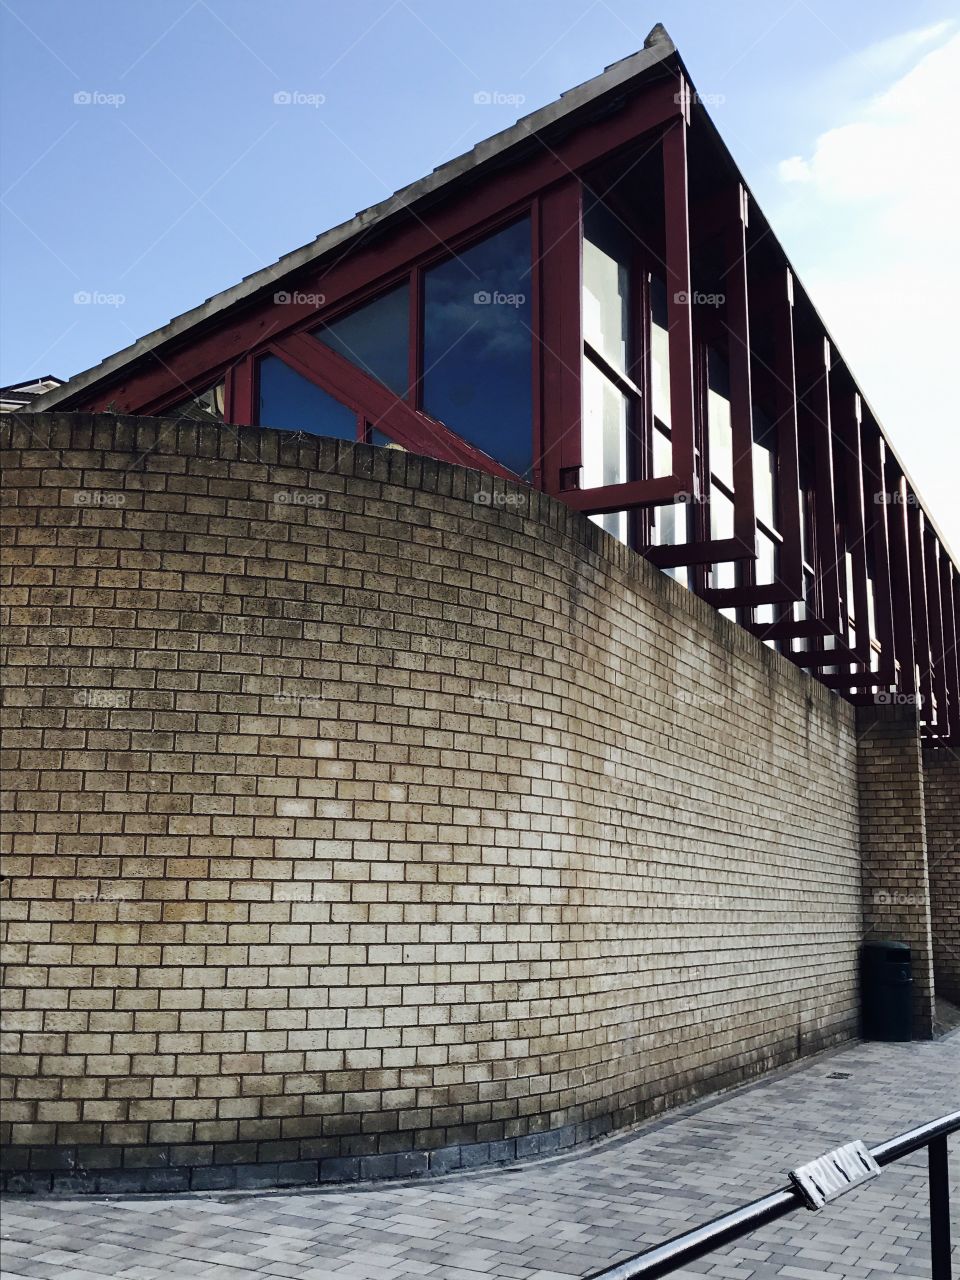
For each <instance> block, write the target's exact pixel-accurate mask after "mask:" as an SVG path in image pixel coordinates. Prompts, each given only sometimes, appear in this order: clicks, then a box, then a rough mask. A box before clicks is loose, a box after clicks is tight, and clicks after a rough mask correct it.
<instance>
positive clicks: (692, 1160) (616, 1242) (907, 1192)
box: [0, 1032, 960, 1280]
mask: <svg viewBox="0 0 960 1280" xmlns="http://www.w3.org/2000/svg"><path fill="white" fill-rule="evenodd" d="M957 1107H960V1034H958V1033H956V1032H955V1033H953V1034H951V1035H950V1036H949V1037H947V1038H946V1039H942V1040H939V1041H935V1042H933V1043H929V1044H916V1045H876V1044H871V1045H857V1046H854V1047H852V1048H849V1049H845V1050H843V1051H841V1052H839V1053H836V1054H832V1055H830V1056H826V1057H821V1058H819V1059H817V1060H816V1061H814V1062H813V1063H811V1064H809V1065H807V1066H804V1067H802V1068H800V1069H798V1070H794V1071H792V1072H789V1073H785V1074H780V1075H778V1076H776V1077H774V1078H771V1079H768V1080H767V1081H765V1082H763V1083H761V1084H758V1085H754V1086H751V1087H749V1088H745V1089H741V1090H739V1091H737V1092H736V1093H733V1094H728V1095H727V1096H726V1097H724V1098H722V1099H718V1100H715V1101H713V1102H710V1103H707V1104H700V1105H699V1106H698V1107H689V1108H685V1109H683V1110H680V1111H676V1112H673V1113H671V1115H670V1116H669V1117H667V1118H665V1119H663V1120H660V1121H657V1122H653V1123H651V1124H648V1125H644V1126H642V1127H640V1128H639V1129H636V1130H634V1131H632V1132H631V1133H630V1134H627V1135H622V1136H620V1137H619V1138H611V1139H608V1140H606V1141H605V1142H603V1143H601V1144H598V1145H595V1146H592V1147H589V1148H581V1149H580V1151H579V1152H575V1153H573V1154H571V1155H568V1156H566V1157H560V1158H556V1159H554V1160H551V1161H541V1162H537V1163H530V1164H527V1165H524V1166H514V1167H511V1168H509V1169H497V1170H492V1171H488V1172H484V1173H479V1174H473V1175H469V1174H460V1175H451V1176H449V1177H447V1178H445V1179H435V1180H431V1181H427V1182H409V1183H394V1184H392V1185H389V1186H380V1187H378V1188H370V1189H364V1188H353V1189H351V1190H343V1191H330V1190H322V1191H319V1190H318V1191H298V1192H296V1193H288V1192H283V1193H277V1194H264V1193H256V1194H250V1195H243V1194H234V1195H229V1196H227V1195H194V1196H166V1197H162V1198H153V1199H151V1198H143V1199H139V1198H126V1199H104V1198H98V1199H96V1200H94V1199H91V1198H83V1199H80V1198H77V1199H69V1200H68V1199H28V1198H23V1197H9V1198H8V1199H7V1200H6V1201H5V1202H4V1205H3V1215H2V1233H3V1248H2V1266H0V1277H2V1280H21V1278H22V1277H37V1278H38V1280H96V1278H102V1277H105V1276H109V1277H122V1278H123V1280H173V1278H176V1280H187V1278H189V1280H193V1278H194V1277H198V1278H199V1277H204V1278H207V1277H209V1278H211V1280H214V1278H215V1280H248V1278H250V1277H257V1278H258V1280H260V1278H262V1277H266V1276H270V1277H281V1278H289V1280H322V1278H323V1277H328V1276H329V1277H333V1278H334V1280H348V1278H349V1280H400V1278H401V1277H420V1276H424V1277H431V1280H482V1278H483V1277H488V1278H493V1277H496V1278H497V1280H568V1278H569V1277H573V1276H582V1275H585V1274H587V1273H589V1272H590V1271H592V1270H594V1269H596V1268H597V1267H599V1266H601V1265H603V1264H606V1263H610V1262H613V1261H616V1260H619V1259H620V1258H623V1257H626V1256H628V1255H629V1254H632V1253H635V1252H637V1251H639V1250H640V1249H642V1248H645V1247H647V1246H649V1245H651V1244H654V1243H658V1242H659V1241H661V1240H663V1239H664V1238H666V1237H668V1236H670V1235H673V1234H675V1233H677V1232H679V1231H682V1230H685V1229H687V1228H689V1227H691V1226H694V1225H696V1224H698V1223H700V1222H703V1221H705V1220H707V1219H709V1218H711V1217H713V1216H716V1215H717V1214H718V1213H721V1212H723V1211H725V1210H727V1209H730V1208H734V1207H736V1206H737V1205H739V1204H741V1203H744V1202H745V1201H747V1200H750V1199H751V1198H753V1197H755V1196H757V1195H761V1194H763V1193H765V1192H767V1191H769V1190H772V1189H773V1188H774V1187H776V1186H777V1185H778V1184H780V1183H782V1182H783V1181H784V1172H785V1170H786V1169H788V1168H789V1167H791V1166H792V1165H794V1164H798V1163H801V1162H803V1161H805V1160H807V1159H810V1158H812V1157H813V1156H816V1155H820V1154H822V1153H823V1152H824V1151H827V1150H829V1149H830V1148H831V1147H833V1146H835V1145H838V1144H839V1143H840V1142H842V1141H847V1140H849V1139H851V1138H853V1137H862V1138H863V1139H864V1141H866V1142H867V1144H868V1145H870V1144H875V1143H877V1142H879V1141H881V1140H883V1139H884V1138H887V1137H892V1136H893V1135H894V1134H896V1133H899V1132H901V1131H903V1130H905V1129H908V1128H910V1127H912V1126H913V1125H915V1124H918V1123H920V1122H922V1121H925V1120H929V1119H933V1118H934V1117H935V1116H937V1115H940V1114H943V1113H944V1112H946V1111H949V1110H952V1109H955V1108H957ZM953 1147H954V1151H953V1156H952V1171H953V1188H954V1190H953V1199H954V1218H955V1219H956V1221H955V1225H954V1236H955V1240H956V1241H957V1243H958V1245H960V1142H957V1141H956V1140H954V1143H953ZM926 1207H927V1200H926V1168H925V1161H924V1159H923V1157H922V1156H919V1157H913V1158H912V1159H911V1160H910V1161H909V1162H907V1161H904V1162H901V1163H899V1164H897V1165H894V1166H891V1167H889V1168H888V1169H886V1170H885V1171H884V1173H883V1174H882V1176H881V1177H880V1178H879V1179H878V1180H877V1181H876V1182H874V1183H873V1184H871V1185H870V1186H868V1187H865V1188H863V1189H861V1190H860V1191H858V1192H855V1193H852V1194H850V1195H848V1196H847V1197H846V1198H845V1199H844V1200H842V1201H840V1202H838V1203H836V1204H834V1205H832V1206H830V1207H828V1208H827V1209H826V1210H824V1211H823V1212H822V1213H820V1214H818V1215H816V1216H814V1215H813V1214H808V1213H806V1212H805V1211H804V1212H801V1213H799V1214H797V1215H795V1216H794V1217H793V1218H791V1219H789V1220H788V1221H787V1222H781V1223H777V1224H775V1225H774V1226H771V1227H767V1228H765V1229H764V1230H762V1231H761V1232H758V1233H757V1234H756V1235H755V1236H754V1237H753V1238H752V1239H751V1240H749V1241H747V1242H745V1243H743V1244H741V1245H739V1246H733V1247H730V1248H728V1249H727V1250H726V1251H725V1252H724V1253H723V1254H719V1255H715V1256H714V1258H713V1259H712V1260H710V1261H707V1260H704V1261H703V1262H701V1263H698V1264H695V1265H693V1266H691V1267H690V1268H688V1269H687V1270H685V1271H682V1272H677V1273H676V1274H677V1275H679V1276H688V1277H689V1276H694V1275H698V1276H700V1275H712V1276H721V1277H730V1280H737V1278H740V1277H742V1278H743V1280H748V1278H749V1277H757V1278H758V1280H766V1278H768V1277H774V1276H778V1277H792V1280H822V1278H823V1277H832V1278H834V1280H836V1278H837V1277H842V1278H844V1280H858V1278H860V1277H874V1278H881V1277H885V1276H896V1277H900V1278H901V1280H908V1278H910V1280H927V1278H928V1277H929V1275H930V1263H929V1252H928V1244H927V1226H926ZM955 1256H956V1257H957V1259H958V1261H957V1263H955V1267H956V1268H957V1271H956V1274H958V1275H960V1247H958V1248H956V1249H955Z"/></svg>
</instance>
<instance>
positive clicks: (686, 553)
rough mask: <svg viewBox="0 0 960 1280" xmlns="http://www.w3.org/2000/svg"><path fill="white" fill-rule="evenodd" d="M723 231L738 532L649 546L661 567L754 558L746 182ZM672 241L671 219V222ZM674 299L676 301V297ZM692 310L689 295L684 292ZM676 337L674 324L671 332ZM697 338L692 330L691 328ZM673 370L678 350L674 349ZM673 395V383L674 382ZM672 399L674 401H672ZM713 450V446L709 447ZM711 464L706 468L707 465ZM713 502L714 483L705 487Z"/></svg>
mask: <svg viewBox="0 0 960 1280" xmlns="http://www.w3.org/2000/svg"><path fill="white" fill-rule="evenodd" d="M723 207H724V211H725V217H724V224H723V228H722V235H723V241H724V245H725V248H726V249H727V252H728V253H729V258H730V264H731V265H730V268H729V270H728V272H727V275H726V289H727V293H726V304H725V305H726V331H727V360H728V365H729V370H730V426H731V436H732V445H733V537H732V538H709V537H704V538H701V539H699V540H697V541H694V542H688V543H681V544H678V545H676V546H656V547H648V548H647V549H646V550H645V552H644V555H645V556H646V557H647V559H648V560H651V561H652V562H653V563H654V564H655V565H658V566H659V567H660V568H672V567H674V566H677V565H691V564H695V565H707V564H718V563H720V562H721V561H726V560H747V559H750V560H753V559H756V554H757V545H756V544H757V525H756V512H755V507H754V499H753V392H752V383H751V369H750V306H749V293H748V286H747V246H746V230H747V193H746V191H745V190H744V188H743V186H742V185H741V184H739V183H738V184H737V187H736V188H735V189H731V190H730V191H729V192H728V193H727V194H726V198H725V200H724V204H723ZM667 225H668V246H669V222H668V224H667ZM671 301H672V300H671ZM685 309H686V310H687V311H688V312H689V310H690V294H689V291H687V293H686V295H685ZM670 336H671V338H672V337H673V329H672V328H671V331H670ZM691 337H692V331H691ZM670 354H671V373H672V371H673V363H672V361H673V351H672V348H671V353H670ZM671 395H672V386H671ZM672 403H673V402H672V400H671V406H672ZM707 451H708V453H709V447H708V450H707ZM705 469H706V468H705ZM705 488H706V496H707V499H708V501H709V496H710V489H709V484H707V485H706V486H705Z"/></svg>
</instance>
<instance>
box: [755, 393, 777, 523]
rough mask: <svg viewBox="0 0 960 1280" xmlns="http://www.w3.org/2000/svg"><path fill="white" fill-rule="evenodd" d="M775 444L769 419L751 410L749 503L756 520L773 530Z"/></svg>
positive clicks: (760, 411)
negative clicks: (752, 502)
mask: <svg viewBox="0 0 960 1280" xmlns="http://www.w3.org/2000/svg"><path fill="white" fill-rule="evenodd" d="M776 485H777V443H776V433H775V432H774V429H773V427H772V425H771V423H770V419H769V418H768V417H767V415H766V414H765V413H764V412H763V410H762V409H759V408H758V407H757V406H756V405H754V407H753V501H754V510H755V511H756V516H757V519H758V520H762V521H763V523H764V524H765V525H766V526H767V528H769V529H776V528H777V489H776Z"/></svg>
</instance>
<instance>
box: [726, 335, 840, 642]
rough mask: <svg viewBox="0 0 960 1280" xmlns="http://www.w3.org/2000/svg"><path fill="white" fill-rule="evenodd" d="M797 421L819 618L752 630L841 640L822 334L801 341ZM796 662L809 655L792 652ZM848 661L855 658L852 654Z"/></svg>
mask: <svg viewBox="0 0 960 1280" xmlns="http://www.w3.org/2000/svg"><path fill="white" fill-rule="evenodd" d="M795 358H796V369H797V389H798V393H799V394H798V399H797V426H798V434H799V437H800V438H801V439H803V440H809V441H810V445H811V452H812V454H813V481H814V485H813V487H814V511H813V523H814V533H815V541H816V556H815V563H814V569H815V572H816V579H817V610H816V617H814V618H805V619H803V620H800V621H797V620H793V619H787V618H783V619H781V620H780V621H779V622H775V623H772V624H770V625H768V626H760V627H759V628H757V627H756V626H754V627H751V628H750V629H751V630H753V631H754V632H755V634H758V635H762V638H763V639H765V640H792V639H803V638H818V637H820V638H822V637H824V636H833V637H835V638H836V639H837V642H838V644H842V641H843V638H844V637H845V636H846V630H845V627H844V625H843V618H842V615H841V607H840V576H839V566H840V563H841V557H840V555H839V554H838V545H837V518H836V497H835V492H836V491H835V485H834V449H833V432H832V430H831V425H830V364H831V358H830V343H829V342H828V340H827V339H826V338H825V337H823V336H822V331H821V332H819V333H818V335H817V336H813V335H811V336H809V337H807V338H805V339H803V338H801V339H799V340H798V342H797V346H796V351H795ZM830 653H831V656H832V657H833V660H834V661H840V660H842V659H843V657H844V656H845V655H846V650H845V646H844V647H841V648H839V649H833V650H831V651H830ZM789 656H790V658H791V659H792V660H793V661H797V660H798V659H803V658H804V657H806V654H804V653H791V654H790V655H789ZM848 660H851V661H852V660H855V655H851V657H850V658H849V659H848Z"/></svg>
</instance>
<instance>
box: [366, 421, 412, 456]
mask: <svg viewBox="0 0 960 1280" xmlns="http://www.w3.org/2000/svg"><path fill="white" fill-rule="evenodd" d="M370 443H371V444H375V445H377V446H378V447H379V448H381V449H399V450H400V451H401V452H402V453H405V452H406V449H405V448H404V446H403V445H402V444H397V442H396V440H391V439H390V437H389V436H388V435H385V434H384V433H383V432H382V431H379V430H378V429H377V428H376V427H371V428H370Z"/></svg>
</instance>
